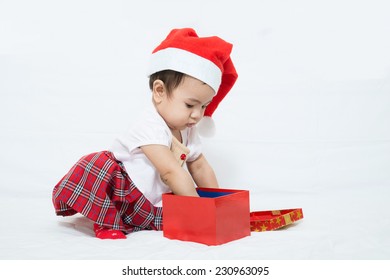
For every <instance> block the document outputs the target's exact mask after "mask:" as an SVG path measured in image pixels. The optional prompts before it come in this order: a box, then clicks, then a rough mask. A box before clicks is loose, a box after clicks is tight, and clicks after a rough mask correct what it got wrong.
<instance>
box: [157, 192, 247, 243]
mask: <svg viewBox="0 0 390 280" xmlns="http://www.w3.org/2000/svg"><path fill="white" fill-rule="evenodd" d="M197 192H198V194H199V196H200V197H190V196H179V195H174V194H171V193H169V194H163V235H164V236H165V237H167V238H170V239H178V240H184V241H193V242H198V243H203V244H206V245H220V244H223V243H226V242H230V241H233V240H236V239H239V238H243V237H245V236H249V235H250V222H249V212H250V211H249V191H246V190H230V189H209V188H198V189H197Z"/></svg>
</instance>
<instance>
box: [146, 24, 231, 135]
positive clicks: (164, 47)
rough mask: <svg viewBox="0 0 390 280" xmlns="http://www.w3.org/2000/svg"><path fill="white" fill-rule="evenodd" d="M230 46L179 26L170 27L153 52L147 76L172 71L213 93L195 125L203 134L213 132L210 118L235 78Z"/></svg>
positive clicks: (217, 39) (222, 41) (214, 38)
mask: <svg viewBox="0 0 390 280" xmlns="http://www.w3.org/2000/svg"><path fill="white" fill-rule="evenodd" d="M232 48H233V45H232V44H230V43H228V42H226V41H224V40H222V39H221V38H219V37H216V36H213V37H199V36H198V35H197V34H196V32H195V30H193V29H192V28H182V29H173V30H172V31H171V32H170V33H169V34H168V36H167V37H166V39H165V40H164V41H162V42H161V44H160V45H159V46H158V47H157V48H155V49H154V51H153V52H152V56H151V61H150V65H149V70H148V75H152V74H154V73H156V72H159V71H163V70H174V71H177V72H181V73H184V74H187V75H189V76H192V77H194V78H196V79H198V80H201V81H202V82H205V83H206V84H208V85H209V86H210V87H211V88H213V89H214V91H215V92H216V94H215V96H214V98H213V100H212V101H211V103H210V104H209V105H208V106H207V108H206V110H205V114H204V117H203V120H202V121H201V122H200V123H199V124H198V127H199V129H200V132H201V133H202V134H203V135H205V136H207V135H209V136H210V135H212V134H213V133H214V131H215V127H214V123H213V121H212V120H211V117H212V115H213V113H214V111H215V110H216V109H217V107H218V105H219V103H220V102H221V101H222V99H223V98H224V97H225V96H226V95H227V93H228V92H229V91H230V89H231V88H232V87H233V85H234V83H235V82H236V80H237V77H238V75H237V72H236V69H235V68H234V65H233V62H232V60H231V58H230V53H231V51H232ZM207 119H209V120H207Z"/></svg>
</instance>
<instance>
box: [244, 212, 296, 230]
mask: <svg viewBox="0 0 390 280" xmlns="http://www.w3.org/2000/svg"><path fill="white" fill-rule="evenodd" d="M300 219H303V211H302V209H301V208H297V209H284V210H269V211H258V212H251V213H250V229H251V231H269V230H275V229H278V228H281V227H284V226H287V225H289V224H292V223H294V222H295V221H298V220H300Z"/></svg>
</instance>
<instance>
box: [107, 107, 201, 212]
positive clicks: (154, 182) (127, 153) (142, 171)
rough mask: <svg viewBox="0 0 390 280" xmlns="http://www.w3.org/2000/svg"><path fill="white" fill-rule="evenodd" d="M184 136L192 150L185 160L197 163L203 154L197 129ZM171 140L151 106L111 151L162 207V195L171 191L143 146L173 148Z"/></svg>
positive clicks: (154, 203)
mask: <svg viewBox="0 0 390 280" xmlns="http://www.w3.org/2000/svg"><path fill="white" fill-rule="evenodd" d="M181 135H182V140H183V144H184V145H185V146H186V147H187V148H188V149H189V150H190V152H189V154H188V155H187V157H186V161H188V162H191V161H194V160H195V159H197V158H198V157H199V155H200V154H201V152H202V151H201V143H200V139H199V136H198V133H197V132H196V127H192V128H186V129H184V130H182V131H181ZM172 137H173V135H172V132H171V130H170V129H169V127H168V126H167V124H166V123H165V121H164V119H163V118H162V117H161V116H160V115H159V114H158V112H157V111H156V109H155V108H154V106H151V107H150V108H148V109H147V110H146V112H145V113H144V114H143V115H142V116H141V118H140V119H139V120H138V121H137V122H135V123H134V124H133V125H132V126H131V127H130V128H129V129H128V130H127V132H126V133H125V134H124V135H122V136H120V137H118V138H117V139H115V141H114V143H113V145H112V148H111V149H110V151H111V152H112V153H113V154H114V156H115V158H116V159H117V160H119V161H121V162H122V163H123V164H124V166H125V168H126V171H127V173H128V174H129V176H130V178H131V180H132V181H133V182H134V184H135V185H136V187H137V188H138V189H139V190H140V191H141V192H142V193H143V194H144V195H145V197H146V198H147V199H148V200H149V201H150V202H151V203H152V204H153V205H154V206H161V205H162V194H163V193H167V192H170V189H169V187H168V186H167V185H166V184H164V183H163V182H162V180H161V178H160V174H159V173H158V172H157V170H156V168H155V167H154V165H153V164H152V163H151V162H150V161H149V159H148V158H147V157H146V156H145V154H144V153H143V152H142V150H141V149H140V147H141V146H144V145H150V144H159V145H164V146H167V147H168V148H171V144H172Z"/></svg>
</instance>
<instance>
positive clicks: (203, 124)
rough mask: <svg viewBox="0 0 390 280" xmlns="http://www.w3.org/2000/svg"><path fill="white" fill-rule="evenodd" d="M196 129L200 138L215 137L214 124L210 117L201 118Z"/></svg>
mask: <svg viewBox="0 0 390 280" xmlns="http://www.w3.org/2000/svg"><path fill="white" fill-rule="evenodd" d="M197 129H198V132H199V135H200V136H203V137H213V136H214V135H215V131H216V128H215V123H214V120H213V119H212V118H210V117H207V116H205V117H203V118H202V119H201V120H200V122H199V123H198V125H197Z"/></svg>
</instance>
